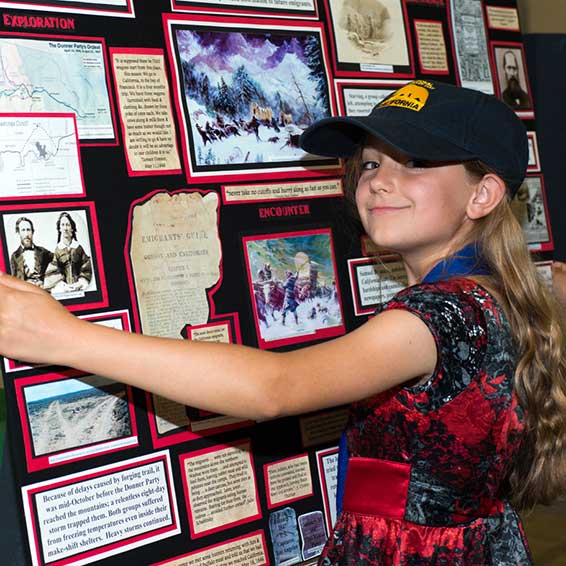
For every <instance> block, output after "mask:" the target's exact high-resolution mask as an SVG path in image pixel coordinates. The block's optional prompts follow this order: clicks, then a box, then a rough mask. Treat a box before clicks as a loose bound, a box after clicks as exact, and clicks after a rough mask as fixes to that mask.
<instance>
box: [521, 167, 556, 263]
mask: <svg viewBox="0 0 566 566" xmlns="http://www.w3.org/2000/svg"><path fill="white" fill-rule="evenodd" d="M511 207H512V208H513V212H514V213H515V216H516V217H517V220H519V222H520V223H521V226H522V227H523V232H524V234H525V239H526V241H527V245H528V246H529V248H530V249H531V250H532V251H537V252H538V251H542V252H545V251H550V250H553V249H554V243H553V240H552V230H551V228H550V217H549V215H548V206H547V203H546V192H545V190H544V182H543V177H542V175H529V176H528V177H526V179H525V181H524V182H523V184H522V185H521V187H520V188H519V190H518V191H517V194H516V195H515V197H514V198H513V201H512V202H511Z"/></svg>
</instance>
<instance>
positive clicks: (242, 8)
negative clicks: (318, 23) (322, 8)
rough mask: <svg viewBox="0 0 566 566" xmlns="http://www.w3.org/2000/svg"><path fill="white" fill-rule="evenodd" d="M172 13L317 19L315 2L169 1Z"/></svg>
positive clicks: (263, 0)
mask: <svg viewBox="0 0 566 566" xmlns="http://www.w3.org/2000/svg"><path fill="white" fill-rule="evenodd" d="M171 8H172V9H173V11H174V12H200V13H210V14H216V15H218V14H226V15H242V16H257V17H266V16H269V17H271V18H296V19H303V20H306V19H317V18H318V6H317V3H316V0H298V1H297V0H277V2H274V1H273V0H222V1H219V0H171Z"/></svg>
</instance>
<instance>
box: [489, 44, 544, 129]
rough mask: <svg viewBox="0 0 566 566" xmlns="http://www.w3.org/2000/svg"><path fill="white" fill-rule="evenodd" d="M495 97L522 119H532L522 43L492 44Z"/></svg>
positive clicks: (531, 105) (529, 90)
mask: <svg viewBox="0 0 566 566" xmlns="http://www.w3.org/2000/svg"><path fill="white" fill-rule="evenodd" d="M491 46H492V49H493V59H494V62H495V68H496V71H497V72H496V78H497V80H496V87H497V96H498V97H499V98H500V99H501V100H503V102H505V104H507V105H508V106H509V107H510V108H512V109H513V110H514V111H515V112H516V113H517V114H518V115H519V116H521V117H522V118H533V117H534V110H533V100H532V97H531V89H530V85H529V76H528V74H527V67H526V63H525V52H524V49H523V44H522V43H511V42H492V44H491Z"/></svg>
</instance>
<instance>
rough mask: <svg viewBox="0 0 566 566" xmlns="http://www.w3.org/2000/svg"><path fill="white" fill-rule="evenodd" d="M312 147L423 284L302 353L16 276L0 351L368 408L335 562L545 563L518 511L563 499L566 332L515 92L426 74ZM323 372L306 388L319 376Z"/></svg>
mask: <svg viewBox="0 0 566 566" xmlns="http://www.w3.org/2000/svg"><path fill="white" fill-rule="evenodd" d="M302 145H303V147H304V148H305V149H306V150H307V151H309V152H311V153H316V154H322V155H334V156H340V157H350V158H351V159H350V160H349V171H350V173H349V176H350V177H351V178H353V179H354V180H355V182H356V183H355V184H356V186H357V188H356V191H355V201H356V205H357V208H358V211H359V215H360V218H361V220H362V223H363V225H364V228H365V229H366V231H367V233H368V234H369V236H370V237H371V238H372V239H373V241H374V242H375V243H376V244H378V245H380V246H383V247H385V248H387V249H391V250H394V251H397V252H398V253H400V254H401V255H402V258H403V261H404V264H405V267H406V271H407V275H408V279H409V284H410V286H409V287H408V288H407V289H405V290H404V291H402V292H401V293H399V294H398V295H397V296H396V297H395V298H394V299H392V300H391V301H389V302H388V303H387V304H385V305H382V307H381V308H380V309H379V311H380V312H379V313H378V314H377V315H376V316H375V317H373V318H372V319H371V320H369V321H368V322H367V323H366V324H365V325H363V326H362V327H360V328H359V329H357V330H355V331H353V332H351V333H350V334H348V335H346V336H342V337H340V338H337V339H336V340H333V341H331V342H325V343H322V344H318V345H315V346H312V347H309V348H304V349H301V350H300V351H294V352H287V353H274V352H265V351H259V350H256V349H253V348H249V347H245V346H233V345H222V344H214V343H197V342H195V343H193V342H186V341H180V340H170V339H162V338H154V337H150V336H141V335H135V334H128V333H125V332H120V331H116V330H113V329H109V328H106V327H102V326H99V325H92V324H89V323H87V322H84V321H82V320H80V319H77V318H75V317H73V316H72V315H71V314H69V313H68V311H67V310H66V309H64V308H63V307H62V306H60V305H59V303H57V302H56V301H55V300H53V299H52V298H51V297H50V296H49V295H48V294H46V293H45V292H43V291H41V290H40V289H37V288H36V287H34V286H32V285H27V284H26V283H24V282H22V281H20V280H18V279H15V278H12V277H9V276H7V275H3V276H1V277H0V352H1V353H2V354H3V355H6V356H9V357H12V358H16V359H22V360H23V359H25V360H28V361H30V362H42V363H48V364H62V365H67V366H71V367H77V368H79V369H82V370H84V371H88V372H92V373H95V374H100V375H105V376H108V377H110V378H113V379H119V380H122V381H124V382H126V383H129V384H132V385H135V386H137V387H141V388H143V389H146V390H149V391H151V392H153V393H156V394H159V395H163V396H166V397H170V398H172V399H175V400H176V401H179V402H181V403H184V404H186V405H191V406H198V407H201V408H203V409H208V410H210V411H214V412H218V413H224V414H230V415H235V416H240V417H247V418H253V419H265V418H272V417H278V416H282V415H291V414H299V413H304V412H308V411H314V410H318V409H322V408H325V407H330V406H334V405H340V404H344V403H351V404H352V405H351V411H350V418H349V422H348V425H347V430H346V441H347V446H348V451H349V457H350V458H349V462H348V471H347V475H346V483H345V486H344V494H343V510H342V512H341V513H340V515H339V517H338V520H337V523H336V525H335V528H334V532H333V533H332V535H331V537H330V539H329V541H328V543H327V545H326V547H325V549H324V551H323V553H322V556H321V559H320V563H321V564H323V565H324V566H330V565H342V566H346V565H352V566H353V565H368V566H369V565H378V564H379V565H386V564H414V565H423V564H427V565H428V564H451V565H452V564H454V565H455V564H459V565H478V566H479V565H481V566H486V565H489V564H497V565H498V566H501V565H509V566H511V565H513V566H517V565H518V564H522V565H525V564H530V563H531V560H530V557H529V552H528V549H527V544H526V541H525V539H524V536H523V532H522V528H521V524H520V520H519V518H518V516H517V514H516V512H515V510H514V508H513V507H512V503H511V501H512V502H513V503H514V504H515V506H516V508H529V507H532V506H533V505H534V504H536V503H537V502H549V501H551V500H552V499H553V498H555V497H556V496H558V495H561V494H563V493H564V491H565V489H564V488H565V478H566V466H565V462H566V458H565V448H564V446H565V442H564V440H565V432H566V383H565V381H566V380H565V373H566V371H565V367H564V366H565V362H564V350H563V336H562V334H561V333H560V330H559V325H558V319H557V316H556V315H555V314H554V311H553V305H552V301H551V299H550V298H549V296H548V295H547V293H546V292H545V290H544V289H543V287H542V286H541V284H540V283H539V281H538V278H537V276H536V273H535V271H534V268H533V265H532V263H531V260H530V257H529V253H528V251H527V248H526V246H525V243H524V240H523V238H522V232H521V228H520V226H519V225H518V223H517V222H516V220H515V219H514V217H513V215H512V213H511V210H510V206H509V200H510V198H511V197H512V195H513V194H514V192H515V191H516V190H517V188H518V187H519V186H520V184H521V181H522V179H523V177H524V174H525V170H526V166H527V157H528V151H527V138H526V134H525V130H524V128H523V126H522V123H521V121H520V120H519V119H518V118H517V117H516V116H515V114H514V113H513V112H512V111H511V110H510V109H509V108H507V107H506V106H505V105H504V104H503V103H502V102H500V101H498V100H497V99H495V98H493V97H490V96H487V95H484V94H482V93H480V92H476V91H473V90H467V89H460V88H457V87H453V86H450V85H447V84H443V83H438V82H432V81H414V82H413V83H410V84H409V85H407V86H405V87H403V88H401V89H400V90H398V91H396V92H394V93H393V94H392V95H390V96H389V97H388V98H387V99H386V100H384V101H383V102H382V103H380V104H379V105H377V106H376V107H375V108H374V109H373V111H372V112H371V114H370V115H369V116H367V117H363V118H353V117H349V118H329V119H326V120H323V121H321V122H318V123H316V124H314V125H313V126H311V127H310V128H309V129H308V130H306V131H305V133H304V134H303V137H302ZM305 375H308V379H304V377H303V376H305Z"/></svg>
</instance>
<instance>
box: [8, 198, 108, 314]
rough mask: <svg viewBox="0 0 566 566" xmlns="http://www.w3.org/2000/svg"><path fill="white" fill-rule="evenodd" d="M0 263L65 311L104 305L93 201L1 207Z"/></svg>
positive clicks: (105, 299) (102, 276)
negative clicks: (60, 304) (47, 292)
mask: <svg viewBox="0 0 566 566" xmlns="http://www.w3.org/2000/svg"><path fill="white" fill-rule="evenodd" d="M0 233H1V235H2V254H1V257H0V267H1V268H2V269H3V270H4V271H6V272H8V273H10V274H11V275H13V276H14V277H18V278H19V279H22V280H23V281H27V282H28V283H31V284H33V285H37V286H38V287H41V288H42V289H45V290H46V291H49V292H50V293H51V294H52V295H53V297H55V298H56V299H58V300H59V301H61V302H62V303H63V304H64V305H65V306H66V307H67V308H68V309H69V310H71V311H76V310H87V309H92V308H98V307H106V306H108V291H107V289H106V277H105V275H104V266H103V262H102V253H101V248H100V236H99V232H98V223H97V220H96V213H95V209H94V203H93V202H82V203H70V202H63V203H52V204H43V205H29V206H25V207H24V206H21V205H10V206H0Z"/></svg>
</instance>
